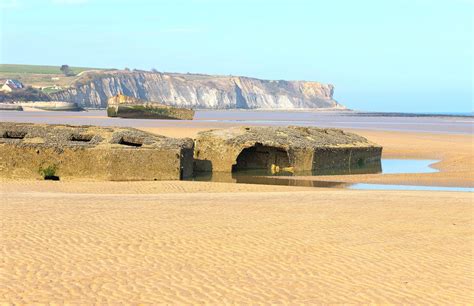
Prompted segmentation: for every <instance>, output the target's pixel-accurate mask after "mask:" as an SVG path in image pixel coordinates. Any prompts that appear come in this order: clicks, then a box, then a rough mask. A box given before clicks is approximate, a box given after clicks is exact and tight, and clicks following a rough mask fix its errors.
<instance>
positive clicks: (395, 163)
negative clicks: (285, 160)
mask: <svg viewBox="0 0 474 306" xmlns="http://www.w3.org/2000/svg"><path fill="white" fill-rule="evenodd" d="M436 162H438V161H437V160H410V159H382V164H381V167H380V165H372V166H371V167H372V168H371V169H367V168H366V169H363V168H358V169H350V170H346V169H328V170H323V171H322V170H318V171H309V172H297V173H291V172H284V171H281V172H279V173H271V171H267V170H241V171H237V172H233V173H226V172H214V173H212V172H202V173H197V174H195V176H194V177H193V178H191V179H190V180H193V181H205V182H223V183H238V184H263V185H280V186H300V187H319V188H349V189H360V190H430V191H435V190H438V191H464V192H473V191H474V188H464V187H442V186H413V185H390V184H362V183H357V184H351V183H344V182H334V181H321V180H317V176H318V175H319V176H320V175H347V174H357V173H380V172H381V170H383V173H385V174H395V173H432V172H437V171H438V170H436V169H434V168H431V167H430V165H432V164H434V163H436ZM370 171H373V172H370ZM302 177H304V178H302Z"/></svg>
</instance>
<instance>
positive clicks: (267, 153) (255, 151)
mask: <svg viewBox="0 0 474 306" xmlns="http://www.w3.org/2000/svg"><path fill="white" fill-rule="evenodd" d="M290 166H291V165H290V159H289V156H288V152H287V151H286V150H285V149H282V148H277V147H272V146H264V145H262V144H261V143H256V144H255V145H254V146H251V147H249V148H245V149H243V150H242V151H241V152H240V154H239V155H238V156H237V159H236V163H235V164H234V165H232V172H237V171H245V170H266V171H271V172H280V171H281V170H284V169H286V170H287V169H288V168H289V167H290Z"/></svg>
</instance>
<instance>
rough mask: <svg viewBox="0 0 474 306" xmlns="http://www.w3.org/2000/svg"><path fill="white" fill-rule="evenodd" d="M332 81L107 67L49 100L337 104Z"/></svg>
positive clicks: (208, 104)
mask: <svg viewBox="0 0 474 306" xmlns="http://www.w3.org/2000/svg"><path fill="white" fill-rule="evenodd" d="M333 91H334V86H333V85H330V84H321V83H317V82H304V81H266V80H259V79H253V78H247V77H234V76H209V75H195V74H174V73H152V72H127V71H113V72H102V73H91V74H86V75H84V76H82V77H81V79H79V80H78V82H77V83H76V85H75V86H74V87H73V88H70V89H66V90H63V91H60V92H56V93H53V94H51V98H52V99H53V100H58V101H70V102H76V103H78V104H79V105H80V106H83V107H106V106H107V99H108V98H110V97H112V96H115V95H116V94H124V95H127V96H131V97H135V98H139V99H143V100H148V101H157V102H160V103H163V104H167V105H171V106H178V107H188V108H210V109H229V108H242V109H255V108H268V109H294V108H339V109H344V106H342V105H340V104H338V103H337V102H336V101H335V100H334V99H333V98H332V96H333Z"/></svg>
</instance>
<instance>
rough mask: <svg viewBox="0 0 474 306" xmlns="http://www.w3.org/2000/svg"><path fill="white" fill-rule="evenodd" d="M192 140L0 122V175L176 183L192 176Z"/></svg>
mask: <svg viewBox="0 0 474 306" xmlns="http://www.w3.org/2000/svg"><path fill="white" fill-rule="evenodd" d="M192 167H193V141H192V139H189V138H186V139H174V138H168V137H164V136H159V135H154V134H150V133H146V132H143V131H139V130H136V129H132V128H102V127H94V126H67V125H47V124H27V123H5V122H3V123H0V176H2V177H8V178H43V176H44V175H45V173H49V174H51V172H53V174H54V176H58V177H60V178H61V179H62V178H66V179H74V178H83V179H84V178H85V179H93V180H179V179H180V178H185V177H189V176H191V175H192V171H193V170H192Z"/></svg>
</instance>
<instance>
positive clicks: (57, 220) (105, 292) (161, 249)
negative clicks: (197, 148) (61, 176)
mask: <svg viewBox="0 0 474 306" xmlns="http://www.w3.org/2000/svg"><path fill="white" fill-rule="evenodd" d="M197 131H198V130H197V129H168V130H167V129H163V128H160V130H159V131H155V132H159V133H161V134H166V135H170V136H192V134H193V133H196V132H197ZM361 134H363V135H364V136H368V137H369V138H370V139H371V140H373V141H375V142H378V143H380V144H382V145H384V146H385V150H384V155H385V156H387V157H398V158H400V157H410V158H430V159H431V158H440V159H443V161H442V162H441V163H439V164H438V165H437V166H438V167H439V168H440V169H441V170H442V172H440V173H439V174H438V176H440V177H441V178H437V177H436V176H432V177H429V178H426V180H427V181H432V182H437V180H441V179H442V180H445V181H446V182H450V183H452V184H455V182H457V183H459V184H462V185H471V184H472V163H473V157H472V156H473V155H472V136H458V135H449V136H437V135H430V134H413V133H394V132H372V131H365V132H364V131H363V132H361ZM465 165H470V166H469V167H465ZM415 176H416V175H415ZM361 177H362V176H361ZM378 177H379V178H381V177H384V175H378ZM410 177H413V176H412V175H405V176H401V177H399V178H397V179H409V178H410ZM423 179H425V178H423ZM415 180H421V179H420V177H419V176H416V177H415ZM0 186H1V190H0V192H1V205H0V220H1V224H2V225H1V226H2V230H1V236H0V246H1V251H0V258H1V259H0V302H10V303H17V304H25V303H57V304H65V303H74V304H91V303H100V304H106V303H109V304H119V303H133V304H138V303H147V304H156V303H171V304H204V303H210V304H218V305H220V304H231V303H232V304H236V303H237V304H249V303H282V304H316V303H377V304H380V303H423V304H426V303H438V304H454V303H464V304H468V303H472V301H473V300H474V287H473V286H474V285H473V282H474V261H473V245H474V222H473V217H474V207H473V204H474V203H473V201H474V198H473V194H472V193H463V192H421V191H357V190H344V189H311V188H294V187H286V186H261V185H258V186H256V185H236V184H225V183H203V182H199V183H198V182H120V183H117V182H44V181H2V182H1V185H0Z"/></svg>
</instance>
